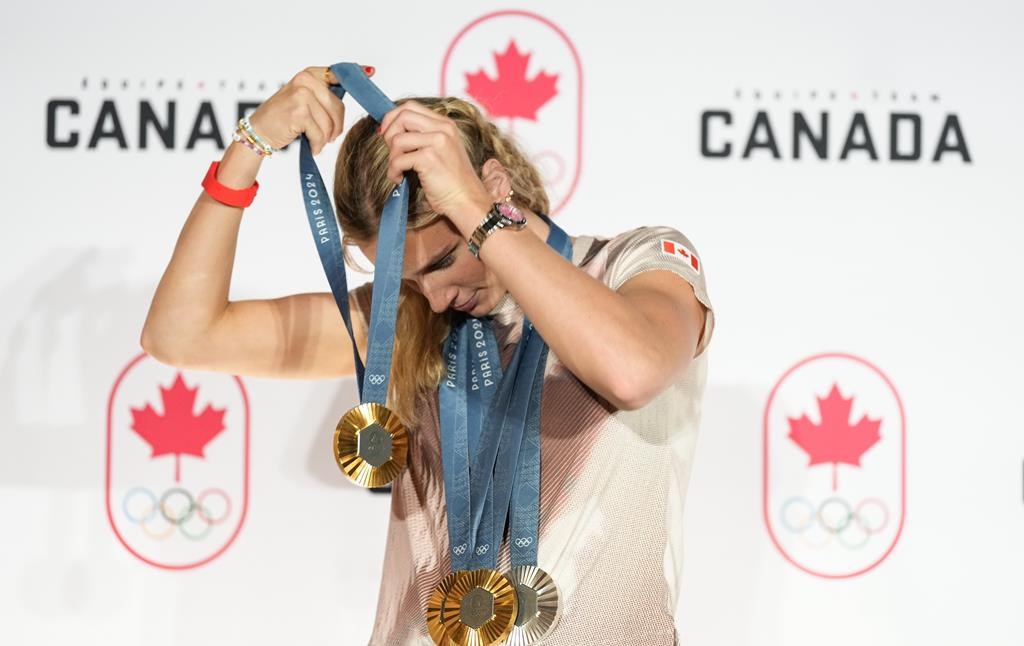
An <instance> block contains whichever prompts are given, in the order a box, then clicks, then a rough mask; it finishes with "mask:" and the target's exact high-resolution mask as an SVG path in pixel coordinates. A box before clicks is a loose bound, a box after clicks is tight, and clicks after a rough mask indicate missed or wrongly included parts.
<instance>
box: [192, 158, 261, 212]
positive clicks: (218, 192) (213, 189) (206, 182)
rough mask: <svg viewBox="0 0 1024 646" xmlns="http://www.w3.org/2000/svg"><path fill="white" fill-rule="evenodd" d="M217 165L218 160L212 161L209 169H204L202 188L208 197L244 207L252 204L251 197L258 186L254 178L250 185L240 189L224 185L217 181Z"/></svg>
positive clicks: (229, 204) (222, 202)
mask: <svg viewBox="0 0 1024 646" xmlns="http://www.w3.org/2000/svg"><path fill="white" fill-rule="evenodd" d="M218 166H220V162H217V161H215V162H212V163H211V164H210V170H208V171H206V177H204V178H203V189H204V190H205V191H206V192H207V193H209V195H210V197H212V198H213V199H215V200H217V201H218V202H220V203H221V204H227V205H228V206H237V207H241V208H245V207H247V206H249V205H250V204H252V201H253V198H255V197H256V190H257V189H258V188H259V187H260V183H259V182H257V181H255V180H254V181H253V183H252V186H250V187H249V188H242V189H237V188H229V187H227V186H224V185H223V184H221V183H220V182H218V181H217V167H218Z"/></svg>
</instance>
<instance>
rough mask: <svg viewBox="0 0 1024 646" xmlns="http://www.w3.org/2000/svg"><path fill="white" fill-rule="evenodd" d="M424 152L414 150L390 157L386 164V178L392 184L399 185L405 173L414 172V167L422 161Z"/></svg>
mask: <svg viewBox="0 0 1024 646" xmlns="http://www.w3.org/2000/svg"><path fill="white" fill-rule="evenodd" d="M424 154H425V152H424V151H422V150H414V151H413V152H411V153H403V154H401V155H398V156H397V157H392V158H391V160H390V161H389V162H388V171H387V176H388V180H389V181H390V182H391V183H392V184H401V183H402V178H403V177H404V175H405V172H406V171H410V170H415V169H416V166H417V165H418V164H419V163H420V161H421V160H422V159H423V156H424Z"/></svg>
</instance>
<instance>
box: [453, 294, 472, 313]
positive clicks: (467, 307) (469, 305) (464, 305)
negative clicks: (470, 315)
mask: <svg viewBox="0 0 1024 646" xmlns="http://www.w3.org/2000/svg"><path fill="white" fill-rule="evenodd" d="M453 307H454V308H455V309H457V310H460V311H463V312H468V311H469V310H471V309H473V308H474V307H476V292H473V295H472V296H471V297H470V299H469V300H468V301H466V302H465V303H462V304H461V305H454V306H453Z"/></svg>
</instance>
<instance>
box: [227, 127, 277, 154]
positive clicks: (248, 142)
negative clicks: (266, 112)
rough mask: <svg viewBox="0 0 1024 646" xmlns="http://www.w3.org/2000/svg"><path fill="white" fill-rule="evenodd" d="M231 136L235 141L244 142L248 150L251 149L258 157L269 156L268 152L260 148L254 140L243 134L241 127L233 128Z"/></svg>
mask: <svg viewBox="0 0 1024 646" xmlns="http://www.w3.org/2000/svg"><path fill="white" fill-rule="evenodd" d="M231 138H232V139H234V140H235V141H237V142H240V143H243V144H245V145H246V146H247V147H248V148H249V149H250V150H252V151H253V152H254V153H256V154H257V155H259V156H260V157H270V153H268V152H266V151H264V150H263V149H262V148H260V147H259V146H258V145H256V142H254V141H253V140H252V139H250V138H249V136H248V135H245V136H243V131H242V129H241V128H239V129H238V130H235V132H234V133H232V135H231Z"/></svg>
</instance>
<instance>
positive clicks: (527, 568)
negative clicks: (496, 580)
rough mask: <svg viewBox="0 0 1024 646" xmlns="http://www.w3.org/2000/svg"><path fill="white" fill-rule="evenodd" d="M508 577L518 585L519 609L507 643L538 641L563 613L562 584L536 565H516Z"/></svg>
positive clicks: (523, 645) (521, 645) (521, 644)
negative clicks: (558, 583) (559, 589)
mask: <svg viewBox="0 0 1024 646" xmlns="http://www.w3.org/2000/svg"><path fill="white" fill-rule="evenodd" d="M508 578H509V580H511V581H512V584H513V585H514V586H515V587H516V595H517V597H518V599H519V613H518V614H517V616H516V624H515V626H514V627H513V628H512V633H511V634H510V635H509V636H508V641H507V642H506V643H507V644H508V645H509V646H527V645H528V644H535V643H537V642H538V641H540V640H541V639H542V638H543V637H544V636H545V635H547V634H548V633H550V632H551V630H552V629H554V627H555V624H557V623H558V618H559V617H560V616H561V614H562V612H561V603H560V598H559V594H558V586H557V585H555V580H554V579H552V578H551V575H550V574H548V573H547V572H545V571H544V570H542V569H540V568H539V567H537V566H535V565H520V566H518V567H514V568H512V571H511V572H509V573H508Z"/></svg>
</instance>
